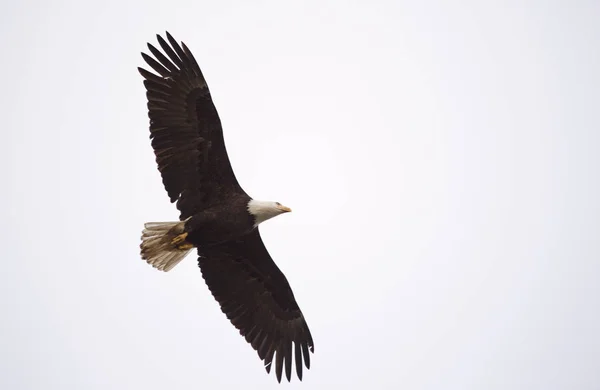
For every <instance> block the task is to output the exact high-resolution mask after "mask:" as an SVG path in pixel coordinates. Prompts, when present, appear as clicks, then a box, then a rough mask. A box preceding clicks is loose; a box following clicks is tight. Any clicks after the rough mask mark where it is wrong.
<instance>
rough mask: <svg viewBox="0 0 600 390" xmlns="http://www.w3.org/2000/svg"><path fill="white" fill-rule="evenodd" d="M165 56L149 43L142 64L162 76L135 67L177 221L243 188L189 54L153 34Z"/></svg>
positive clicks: (212, 108)
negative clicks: (142, 79)
mask: <svg viewBox="0 0 600 390" xmlns="http://www.w3.org/2000/svg"><path fill="white" fill-rule="evenodd" d="M157 38H158V43H159V44H160V46H161V47H162V49H163V50H164V52H165V53H166V55H167V56H168V58H167V57H165V56H164V55H163V54H162V53H161V52H160V51H159V50H157V49H156V48H155V47H154V46H152V45H151V44H148V48H149V49H150V52H151V53H152V54H153V55H154V58H156V59H154V58H152V57H150V56H148V55H147V54H145V53H142V57H143V58H144V60H145V61H146V62H147V63H148V65H150V67H152V69H154V70H155V71H156V72H157V73H158V74H159V75H160V76H157V75H155V74H153V73H151V72H148V71H147V70H145V69H142V68H138V70H139V71H140V73H141V74H142V76H143V77H144V78H145V80H144V85H145V86H146V90H147V93H146V96H147V98H148V116H149V117H150V138H151V139H152V147H153V148H154V154H155V155H156V162H157V164H158V169H159V171H160V172H161V175H162V179H163V184H164V186H165V189H166V190H167V192H168V194H169V197H170V199H171V202H175V201H177V208H178V209H179V210H180V211H181V219H185V218H187V217H188V216H191V215H193V214H195V213H196V212H198V211H200V210H202V209H204V208H206V207H208V206H209V205H211V204H214V203H216V202H218V201H219V200H222V198H224V197H225V196H226V194H230V193H236V192H237V193H239V192H242V193H243V190H242V188H241V187H240V185H239V184H238V182H237V179H236V178H235V174H234V173H233V169H232V168H231V164H230V163H229V157H228V156H227V150H226V149H225V142H224V140H223V130H222V128H221V121H220V119H219V114H218V113H217V110H216V108H215V106H214V104H213V102H212V99H211V96H210V91H209V89H208V85H207V84H206V80H204V77H203V76H202V72H201V71H200V67H199V66H198V63H197V62H196V60H195V59H194V56H193V55H192V53H191V52H190V51H189V50H188V48H187V47H186V46H185V44H184V43H182V44H181V46H179V45H178V44H177V42H176V41H175V40H174V39H173V37H172V36H171V35H170V34H169V33H168V32H167V39H168V41H169V43H170V44H171V46H169V44H167V42H166V41H165V40H164V39H163V38H162V37H160V35H157Z"/></svg>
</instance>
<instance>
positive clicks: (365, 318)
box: [0, 1, 600, 390]
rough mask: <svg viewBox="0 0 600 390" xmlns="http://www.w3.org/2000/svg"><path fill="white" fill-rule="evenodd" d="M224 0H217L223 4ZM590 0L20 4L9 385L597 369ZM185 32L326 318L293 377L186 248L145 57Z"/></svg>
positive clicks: (565, 374) (549, 388) (529, 379)
mask: <svg viewBox="0 0 600 390" xmlns="http://www.w3.org/2000/svg"><path fill="white" fill-rule="evenodd" d="M217 4H218V5H217ZM599 19H600V3H598V2H597V1H572V2H567V1H539V2H533V1H529V2H527V1H510V2H508V1H506V2H492V1H485V2H482V1H453V2H449V1H448V2H445V1H435V2H434V1H368V2H367V1H362V2H359V1H310V2H302V4H298V3H294V4H293V3H291V2H281V1H253V2H242V1H237V2H235V1H221V2H208V1H189V2H182V1H179V2H177V1H174V2H165V1H104V2H93V3H92V2H82V1H66V2H65V1H62V2H41V1H20V2H4V3H2V5H1V6H0V31H1V35H0V39H1V40H0V45H1V52H2V61H1V64H0V70H1V71H2V75H3V76H4V77H3V79H2V81H1V83H2V84H1V90H2V94H0V103H1V105H2V112H3V118H4V122H3V128H2V134H3V135H4V142H3V146H4V148H3V153H2V157H1V159H2V165H1V166H2V168H1V169H2V177H3V178H4V183H5V185H4V187H3V191H2V202H1V206H0V207H1V209H0V210H1V216H2V221H3V223H2V242H3V244H4V245H2V262H3V266H4V268H3V271H2V273H1V276H0V286H1V287H0V289H1V290H2V294H0V310H1V313H2V320H1V321H0V388H2V389H11V390H16V389H61V390H64V389H90V390H91V389H102V390H106V389H145V390H152V389H184V388H185V389H221V388H232V386H239V385H241V384H244V385H246V387H245V388H248V389H271V388H272V389H275V388H283V387H286V388H301V387H302V388H304V389H331V388H332V385H344V386H345V388H353V389H366V388H377V389H400V388H401V389H414V390H421V389H423V390H425V389H432V390H433V389H444V390H448V389H449V390H453V389H456V390H465V389H473V390H480V389H490V390H494V389H498V390H505V389H528V390H529V389H544V390H553V389H565V390H566V389H569V390H570V389H578V390H582V389H590V390H591V389H598V388H600V370H599V369H598V368H599V367H600V334H599V333H598V329H600V283H599V276H600V261H599V259H600V240H599V237H600V206H599V204H598V199H600V186H599V184H600V183H599V181H600V172H599V171H600V169H599V167H600V157H599V155H598V148H599V146H600V132H599V129H600V118H599V114H598V113H599V111H598V110H599V108H598V107H599V103H600V77H599V75H598V69H600V27H599V25H598V20H599ZM165 30H169V31H170V32H171V33H172V34H173V35H174V36H175V38H176V39H178V40H183V41H185V42H186V43H187V44H188V46H189V47H190V49H191V50H192V51H193V53H194V54H195V56H196V59H197V60H198V62H199V63H200V66H201V67H202V69H203V70H204V73H205V76H206V77H207V79H208V82H209V85H210V87H211V89H212V94H213V98H214V100H215V103H216V105H217V109H218V110H219V113H220V115H221V118H222V121H223V125H224V129H225V138H226V142H227V147H228V149H229V153H230V158H231V160H232V163H233V165H234V169H235V172H236V174H237V176H238V178H239V180H240V182H241V183H242V185H243V186H244V188H245V189H246V190H247V191H248V192H249V193H250V194H251V195H253V196H255V197H257V198H263V199H273V200H277V201H281V202H283V203H285V204H286V205H289V206H291V207H292V208H293V209H294V212H293V213H292V214H290V215H286V216H285V217H280V218H276V219H275V220H273V221H269V222H267V223H266V224H265V225H264V227H263V228H262V234H263V237H264V240H265V241H266V244H267V246H268V248H269V250H270V252H271V254H272V256H273V257H274V258H275V260H276V262H277V263H278V264H279V266H280V267H281V269H282V270H283V271H284V273H285V274H286V276H287V278H288V280H289V281H290V283H291V285H292V288H293V290H294V292H295V295H296V298H297V300H298V302H299V304H300V306H301V308H302V310H303V312H304V314H305V316H306V318H307V320H308V323H309V326H310V328H311V330H312V333H313V336H314V340H315V354H314V355H313V356H312V363H313V364H312V368H311V370H309V371H308V372H306V373H305V376H304V382H302V383H301V384H299V382H297V381H296V380H294V381H293V383H292V384H291V385H289V384H286V385H278V384H277V382H276V380H275V377H274V375H270V376H267V375H266V373H265V372H264V370H263V368H262V364H261V362H260V361H259V359H258V357H257V356H256V353H255V352H254V351H253V350H252V349H251V348H250V347H249V346H248V345H247V344H246V342H245V341H244V340H243V339H242V338H241V337H240V336H239V334H238V333H237V332H236V331H235V329H234V328H233V327H232V326H231V325H230V324H229V322H228V320H227V319H226V318H225V316H224V315H223V314H222V313H221V312H220V310H219V308H218V305H217V303H216V302H215V301H214V300H213V298H212V296H211V295H210V293H209V291H208V289H207V288H206V286H205V284H204V281H203V280H202V278H201V275H200V271H199V270H198V267H197V263H196V258H195V255H194V256H190V257H188V258H187V259H186V261H185V262H184V263H182V264H181V265H179V266H178V267H177V268H176V269H174V270H173V271H172V272H170V273H168V274H165V273H160V272H158V271H156V270H154V269H153V268H151V267H150V266H148V265H147V264H146V263H145V262H144V261H142V260H141V259H140V257H139V254H138V245H139V236H140V233H141V229H142V225H143V223H144V222H145V221H161V220H174V219H176V218H177V215H178V214H177V212H176V209H175V207H174V206H173V205H171V204H170V203H169V202H168V199H167V196H166V193H165V191H164V190H163V187H162V183H161V180H160V176H159V173H158V171H157V170H156V167H155V163H154V157H153V153H152V150H151V147H150V143H149V140H148V119H147V116H146V101H145V94H144V88H143V85H142V79H141V77H140V76H139V75H138V73H137V70H136V67H137V66H140V65H142V64H143V61H142V59H141V57H140V55H139V52H140V51H142V50H145V43H146V42H147V41H152V42H155V34H156V33H161V34H162V33H164V31H165Z"/></svg>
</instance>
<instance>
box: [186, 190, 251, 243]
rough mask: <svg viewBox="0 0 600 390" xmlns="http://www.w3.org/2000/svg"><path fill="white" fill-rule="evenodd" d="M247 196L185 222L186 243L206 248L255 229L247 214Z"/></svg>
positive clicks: (206, 211)
mask: <svg viewBox="0 0 600 390" xmlns="http://www.w3.org/2000/svg"><path fill="white" fill-rule="evenodd" d="M250 199H251V198H250V197H249V196H237V197H235V198H233V199H231V200H230V201H229V202H226V203H221V204H218V205H216V206H212V207H210V208H208V209H205V210H203V211H201V212H199V213H197V214H195V215H194V216H192V218H191V219H190V220H189V221H187V222H186V224H185V231H186V232H187V233H188V236H187V238H186V241H187V242H189V243H190V244H193V245H194V246H196V247H207V246H211V245H215V244H220V243H223V242H227V241H231V240H234V239H236V238H239V237H241V236H243V235H245V234H247V233H249V232H250V231H252V229H255V226H254V223H255V220H254V217H253V216H252V215H251V214H250V213H249V212H248V202H249V201H250Z"/></svg>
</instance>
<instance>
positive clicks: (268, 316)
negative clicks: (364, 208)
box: [138, 33, 314, 381]
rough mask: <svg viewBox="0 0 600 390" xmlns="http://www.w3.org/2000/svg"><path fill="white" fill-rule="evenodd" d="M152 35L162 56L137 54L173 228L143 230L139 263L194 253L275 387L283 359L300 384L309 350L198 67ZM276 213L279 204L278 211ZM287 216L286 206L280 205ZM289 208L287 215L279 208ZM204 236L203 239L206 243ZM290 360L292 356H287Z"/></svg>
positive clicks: (168, 264) (162, 262)
mask: <svg viewBox="0 0 600 390" xmlns="http://www.w3.org/2000/svg"><path fill="white" fill-rule="evenodd" d="M166 37H167V41H168V42H167V41H165V40H164V39H163V38H162V37H160V36H158V35H157V38H158V43H159V45H160V47H161V48H162V49H163V51H164V53H165V54H166V55H164V54H162V53H161V52H160V51H159V50H158V49H157V48H155V47H154V46H152V45H151V44H148V48H149V50H150V53H151V54H152V55H153V56H154V58H152V57H150V56H149V55H146V54H144V53H142V57H143V58H144V60H145V61H146V63H147V64H148V65H149V66H150V67H151V68H152V69H153V70H154V71H155V72H156V73H158V75H156V74H154V73H151V72H149V71H147V70H145V69H142V68H138V69H139V71H140V73H141V75H142V76H143V77H144V79H145V80H144V85H145V87H146V90H147V93H146V96H147V98H148V116H149V117H150V138H151V139H152V147H153V149H154V153H155V156H156V162H157V164H158V169H159V171H160V173H161V176H162V180H163V184H164V186H165V189H166V190H167V193H168V195H169V198H170V200H171V202H176V203H177V208H178V209H179V210H180V212H181V213H180V220H181V221H183V222H172V223H151V224H147V225H146V230H144V236H143V237H142V238H143V240H144V242H143V243H142V257H143V258H145V259H146V260H147V261H148V262H149V263H150V264H152V265H153V266H155V267H156V268H159V269H161V270H169V269H171V268H172V267H173V266H174V265H176V264H177V263H178V262H179V261H180V260H181V259H182V258H183V256H185V254H187V253H188V252H189V250H190V249H191V248H192V247H196V248H197V249H198V255H199V260H198V263H199V266H200V269H201V272H202V276H203V278H204V279H205V281H206V284H207V285H208V288H209V289H210V291H211V292H212V294H213V296H214V297H215V299H216V300H217V301H218V303H219V305H220V307H221V310H222V311H223V313H225V315H226V316H227V318H229V320H230V321H231V323H232V324H233V325H234V326H235V327H236V328H237V329H238V330H239V332H240V334H241V335H242V336H244V337H245V339H246V341H248V343H250V345H252V348H254V349H255V350H256V351H257V353H258V355H259V357H260V359H261V360H263V361H264V363H265V367H266V370H267V372H270V370H271V366H272V362H273V360H275V363H274V364H275V372H276V376H277V380H278V381H281V376H282V373H283V370H284V368H285V374H286V377H287V379H288V381H289V380H290V379H291V371H292V361H293V360H295V366H296V373H297V375H298V378H300V380H302V366H303V362H304V365H306V367H307V368H310V354H309V351H310V352H314V345H313V340H312V336H311V334H310V330H309V329H308V325H307V324H306V321H305V320H304V316H303V314H302V312H301V311H300V308H299V307H298V304H297V303H296V300H295V298H294V294H293V293H292V290H291V288H290V286H289V283H288V281H287V279H286V277H285V276H284V275H283V273H282V272H281V271H280V270H279V268H278V267H277V265H276V264H275V263H274V262H273V260H272V258H271V256H270V255H269V253H268V251H267V249H266V248H265V246H264V244H263V241H262V239H261V237H260V233H259V231H258V228H257V227H256V225H257V224H258V223H259V222H260V221H258V220H256V216H255V215H253V214H251V213H250V212H249V211H248V210H249V209H248V208H247V207H248V206H247V205H248V204H249V203H248V202H249V201H251V198H250V197H249V196H248V195H247V194H246V192H245V191H244V190H243V189H242V188H241V186H240V185H239V184H238V181H237V179H236V177H235V174H234V172H233V169H232V167H231V164H230V162H229V158H228V156H227V151H226V148H225V144H224V140H223V131H222V127H221V121H220V119H219V115H218V113H217V110H216V109H215V106H214V104H213V102H212V99H211V95H210V91H209V89H208V85H207V83H206V81H205V79H204V76H203V75H202V72H201V70H200V67H199V66H198V64H197V62H196V60H195V59H194V57H193V55H192V53H191V52H190V51H189V49H188V48H187V47H186V46H185V44H183V43H182V44H181V46H180V45H179V44H177V42H176V41H175V40H174V39H173V37H171V35H170V34H169V33H167V34H166ZM279 206H281V205H279ZM286 209H287V208H286ZM287 211H289V209H287ZM209 236H210V237H211V238H210V239H209V238H208V237H209ZM292 355H294V356H292Z"/></svg>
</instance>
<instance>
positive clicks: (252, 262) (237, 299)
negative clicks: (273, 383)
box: [198, 229, 314, 381]
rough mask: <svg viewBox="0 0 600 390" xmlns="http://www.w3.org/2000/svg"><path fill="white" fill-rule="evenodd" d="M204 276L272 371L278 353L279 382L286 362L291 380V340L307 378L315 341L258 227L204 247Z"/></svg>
mask: <svg viewBox="0 0 600 390" xmlns="http://www.w3.org/2000/svg"><path fill="white" fill-rule="evenodd" d="M198 253H199V255H200V258H199V260H198V261H199V264H200V269H201V270H202V276H203V277H204V280H205V281H206V284H207V285H208V288H209V289H210V291H211V292H212V294H213V296H214V297H215V299H216V300H217V301H218V302H219V305H220V306H221V310H222V311H223V313H225V314H226V315H227V318H229V320H230V321H231V323H232V324H233V325H234V326H235V327H236V328H237V329H239V331H240V334H241V335H242V336H245V338H246V341H248V342H249V343H250V344H251V345H252V348H254V349H255V350H256V351H257V352H258V356H259V357H260V359H261V360H264V362H265V366H266V369H267V372H270V370H271V364H270V363H271V362H272V361H273V355H274V354H275V353H276V357H275V372H276V375H277V380H278V381H281V373H282V369H283V365H284V364H285V374H286V377H287V379H288V381H289V380H290V378H291V368H292V344H294V349H295V360H296V373H297V374H298V378H299V379H300V380H302V356H304V363H305V364H306V368H310V355H309V353H308V351H309V350H310V351H311V352H314V345H313V340H312V336H311V334H310V330H309V329H308V325H307V324H306V321H305V320H304V316H303V315H302V312H301V311H300V308H299V307H298V304H297V303H296V300H295V299H294V294H293V293H292V289H291V288H290V285H289V284H288V281H287V279H286V278H285V276H284V275H283V273H282V272H281V271H280V270H279V268H278V267H277V265H275V263H274V262H273V260H272V259H271V256H270V255H269V252H267V249H266V248H265V246H264V244H263V242H262V239H261V237H260V234H259V232H258V229H255V230H254V231H252V232H251V233H249V234H247V235H245V236H243V237H242V238H241V239H239V240H236V241H231V242H228V243H225V244H222V245H218V246H214V247H211V248H199V249H198Z"/></svg>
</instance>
